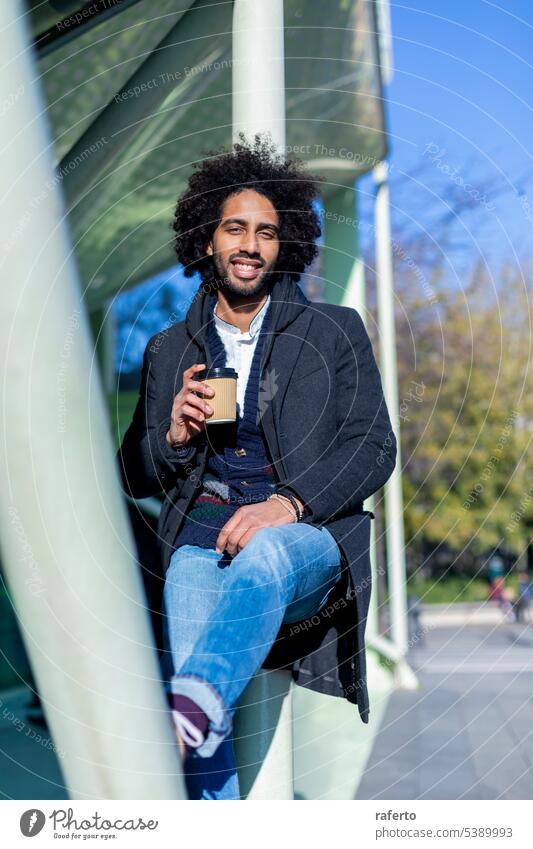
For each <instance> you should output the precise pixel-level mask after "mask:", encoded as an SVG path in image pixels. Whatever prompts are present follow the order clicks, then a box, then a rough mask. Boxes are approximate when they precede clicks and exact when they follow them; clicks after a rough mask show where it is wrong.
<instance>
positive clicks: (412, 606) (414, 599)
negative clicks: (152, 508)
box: [407, 595, 424, 647]
mask: <svg viewBox="0 0 533 849" xmlns="http://www.w3.org/2000/svg"><path fill="white" fill-rule="evenodd" d="M421 614H422V603H421V601H420V598H419V597H418V596H417V595H410V596H407V621H408V624H409V645H410V647H412V646H414V645H416V644H418V645H422V644H423V641H424V638H423V634H424V631H423V629H422V625H421V623H420V616H421Z"/></svg>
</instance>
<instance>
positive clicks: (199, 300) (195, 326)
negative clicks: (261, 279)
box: [185, 274, 310, 365]
mask: <svg viewBox="0 0 533 849" xmlns="http://www.w3.org/2000/svg"><path fill="white" fill-rule="evenodd" d="M213 291H215V292H216V290H212V288H211V287H208V286H207V284H204V283H201V284H200V285H199V287H198V289H197V290H196V292H195V294H194V297H193V300H192V303H191V305H190V307H189V309H188V310H187V314H186V316H185V327H186V329H187V332H188V333H189V335H190V336H191V337H192V338H193V340H194V341H195V342H196V344H197V345H198V346H199V347H201V348H203V349H204V350H207V347H208V346H207V344H206V339H207V326H208V323H209V321H210V320H211V317H212V316H211V310H212V308H213V301H212V294H213ZM270 295H271V307H272V312H271V319H270V331H271V332H275V333H279V332H280V331H282V330H285V328H286V327H288V326H289V324H291V323H292V322H293V321H294V320H295V319H296V318H297V317H298V316H299V315H300V313H301V312H302V311H303V310H304V309H305V308H306V307H307V306H308V305H309V304H310V301H309V300H308V299H307V298H306V296H305V295H304V293H303V292H302V290H301V289H300V287H299V286H298V285H297V284H296V283H294V281H293V280H292V279H291V278H290V276H289V275H288V274H283V275H282V276H281V277H280V278H278V280H277V281H276V282H275V283H274V284H273V285H272V287H271V289H270ZM208 365H209V363H208Z"/></svg>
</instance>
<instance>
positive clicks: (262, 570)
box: [232, 528, 287, 584]
mask: <svg viewBox="0 0 533 849" xmlns="http://www.w3.org/2000/svg"><path fill="white" fill-rule="evenodd" d="M276 531H277V528H259V530H257V531H256V532H255V534H254V535H253V537H252V538H251V540H250V542H249V543H248V544H247V545H245V547H244V548H243V549H241V551H240V552H239V554H238V555H237V556H236V557H235V558H234V561H233V563H232V569H233V572H234V575H235V574H236V572H237V571H238V572H239V573H240V575H241V576H245V575H249V576H250V579H251V580H252V581H255V583H261V584H266V583H276V584H279V583H280V582H281V581H282V579H283V576H284V573H285V569H284V563H285V561H287V551H286V547H285V546H284V545H283V541H282V539H281V536H280V534H278V533H276Z"/></svg>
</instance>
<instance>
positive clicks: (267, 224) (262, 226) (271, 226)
mask: <svg viewBox="0 0 533 849" xmlns="http://www.w3.org/2000/svg"><path fill="white" fill-rule="evenodd" d="M226 224H240V225H241V227H246V225H247V224H248V222H247V221H245V219H244V218H224V219H223V220H222V221H221V222H220V226H221V227H225V226H226ZM265 227H268V228H269V229H270V230H274V231H275V232H276V233H279V227H278V226H277V225H276V224H271V223H270V222H269V221H260V222H259V224H258V225H257V229H258V230H264V229H265Z"/></svg>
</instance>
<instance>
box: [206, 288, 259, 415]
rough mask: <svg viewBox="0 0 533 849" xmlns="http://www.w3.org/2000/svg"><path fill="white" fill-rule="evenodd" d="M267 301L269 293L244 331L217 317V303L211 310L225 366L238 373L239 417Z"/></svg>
mask: <svg viewBox="0 0 533 849" xmlns="http://www.w3.org/2000/svg"><path fill="white" fill-rule="evenodd" d="M269 303H270V294H269V295H268V297H267V299H266V301H265V303H264V304H263V306H262V307H261V309H260V310H259V312H258V313H257V314H256V315H254V317H253V318H252V320H251V322H250V327H249V328H248V330H245V331H244V332H243V331H241V330H239V328H238V327H235V325H234V324H230V323H229V322H228V321H224V319H222V318H219V316H218V315H217V306H218V303H217V304H215V309H214V311H213V316H214V319H215V325H216V328H217V330H218V332H219V334H220V338H221V339H222V342H223V343H224V348H225V349H226V366H227V367H228V368H233V369H235V371H236V372H237V374H238V375H239V376H238V378H237V414H238V416H239V417H240V418H242V416H243V413H244V395H245V392H246V385H247V383H248V377H249V376H250V368H251V365H252V359H253V356H254V351H255V346H256V344H257V339H258V336H259V331H260V330H261V325H262V323H263V319H264V317H265V315H266V311H267V309H268V305H269Z"/></svg>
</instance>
